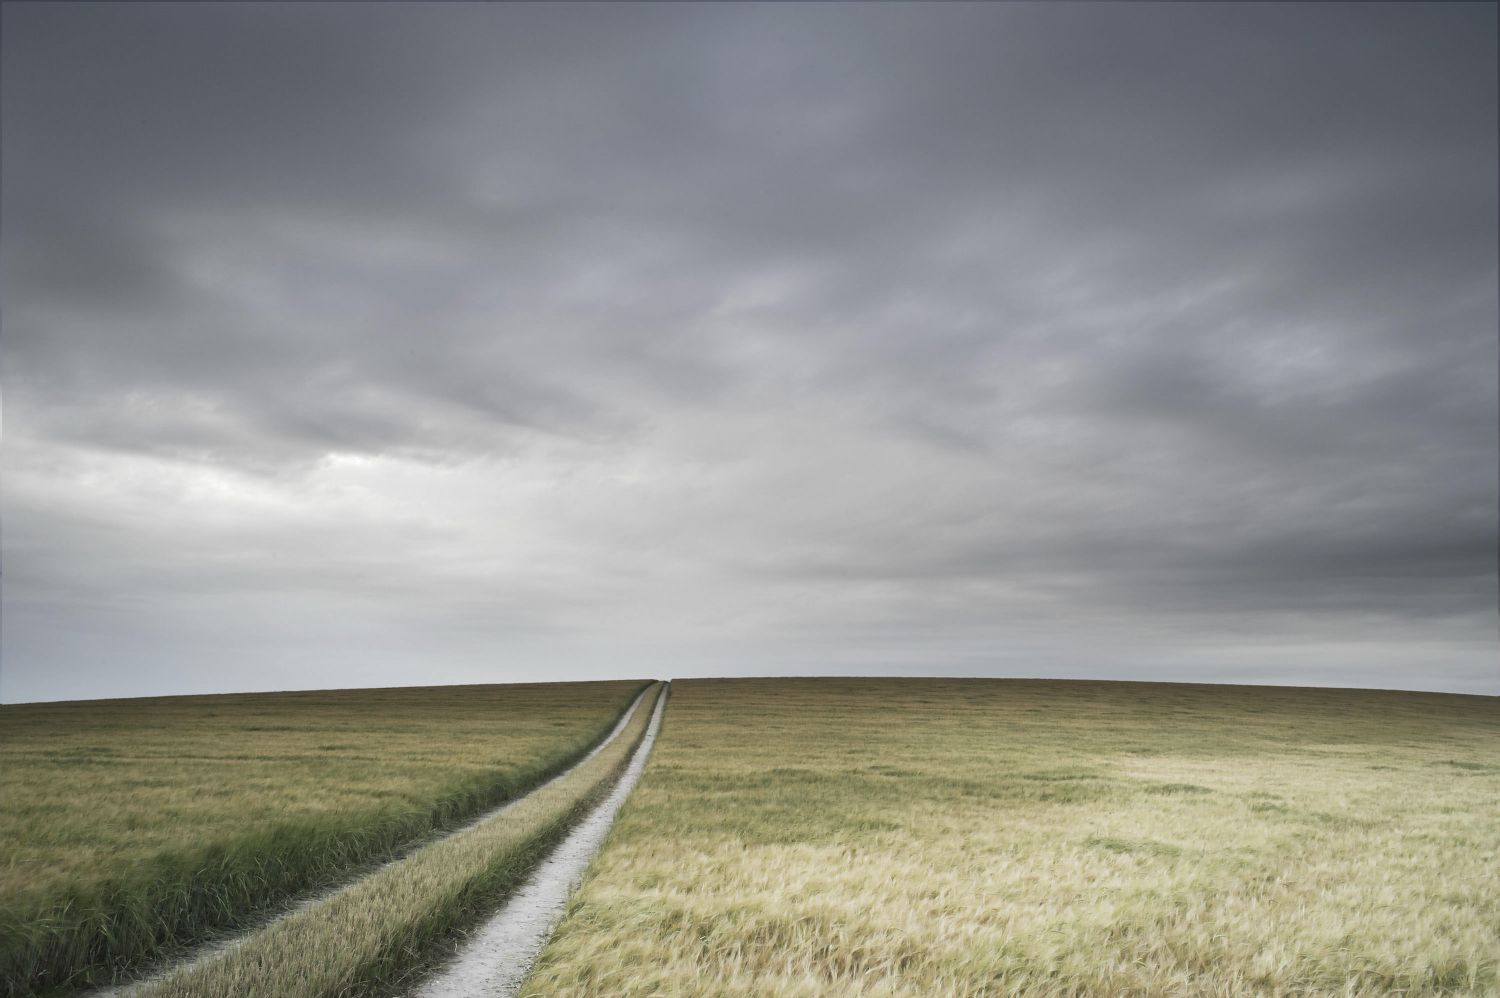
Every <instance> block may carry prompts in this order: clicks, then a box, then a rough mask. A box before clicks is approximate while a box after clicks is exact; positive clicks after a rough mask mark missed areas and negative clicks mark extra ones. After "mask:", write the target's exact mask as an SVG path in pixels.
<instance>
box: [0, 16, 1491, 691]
mask: <svg viewBox="0 0 1500 998" xmlns="http://www.w3.org/2000/svg"><path fill="white" fill-rule="evenodd" d="M3 17H4V24H3V38H4V41H3V45H4V48H3V72H4V80H3V83H4V89H3V123H0V124H3V233H0V241H3V247H0V258H3V309H4V355H3V360H4V404H5V426H4V431H5V432H4V451H3V461H4V469H3V470H4V476H3V511H4V524H3V526H4V534H3V557H4V607H3V609H4V619H3V625H4V631H3V673H0V699H3V700H5V701H7V702H14V701H18V700H33V699H55V698H73V697H92V696H118V695H141V694H152V693H177V692H211V691H222V690H252V689H284V688H310V687H330V686H370V685H382V686H384V685H409V684H426V683H449V682H497V681H516V680H535V679H543V678H545V679H573V678H578V679H584V678H598V677H605V676H632V677H634V676H690V675H731V674H745V673H761V674H786V673H864V674H912V675H995V676H1078V677H1084V676H1086V677H1103V678H1123V679H1168V680H1193V681H1209V682H1252V683H1286V684H1298V685H1334V686H1377V687H1401V688H1416V689H1435V690H1454V691H1466V692H1480V693H1489V694H1495V693H1500V665H1497V663H1500V636H1497V623H1496V609H1495V607H1496V600H1497V578H1496V547H1497V527H1496V520H1497V513H1496V509H1497V455H1496V432H1497V418H1500V416H1497V394H1500V393H1497V384H1496V382H1497V370H1500V357H1497V331H1496V330H1497V304H1496V286H1497V260H1496V257H1497V217H1500V208H1497V197H1496V177H1497V169H1500V163H1497V152H1496V131H1497V129H1496V118H1497V107H1496V103H1497V102H1496V8H1495V6H1494V5H1493V4H1470V5H1460V6H1442V5H1438V4H1418V5H1413V6H1399V5H1384V4H1383V5H1376V6H1359V5H1352V4H1348V5H1346V4H1340V5H1330V6H1282V5H1264V6H1228V5H1205V6H1186V5H1161V6H1130V5H1108V6H1092V5H1084V4H1060V5H1051V6H1047V5H1038V6H1031V5H1024V4H1001V5H992V6H959V5H942V6H929V5H914V6H906V5H898V4H885V5H875V6H858V5H829V6H789V5H768V6H758V7H752V6H738V5H722V6H679V5H664V6H629V5H605V6H579V7H570V6H550V7H546V8H533V7H524V6H511V5H501V6H485V5H456V6H442V5H413V6H406V5H386V4H381V5H371V6H364V5H359V4H353V3H344V4H330V5H317V6H298V5H270V4H267V5H252V6H239V5H221V4H206V5H195V4H167V5H160V6H156V5H150V4H128V5H126V4H120V5H105V6H88V5H71V4H69V5H64V4H23V3H7V4H6V5H5V7H4V15H3Z"/></svg>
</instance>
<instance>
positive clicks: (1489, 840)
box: [521, 679, 1500, 998]
mask: <svg viewBox="0 0 1500 998" xmlns="http://www.w3.org/2000/svg"><path fill="white" fill-rule="evenodd" d="M1497 802H1500V701H1497V700H1495V699H1493V698H1485V697H1462V696H1445V695H1440V694H1422V693H1396V692H1377V691H1357V690H1346V691H1340V690H1308V689H1269V688H1247V687H1223V686H1173V685H1156V684H1138V683H1070V682H1040V681H1004V680H1002V681H995V680H990V681H939V680H933V681H916V680H833V679H827V680H764V681H762V680H743V681H733V680H723V681H679V682H676V683H674V684H673V696H672V709H671V711H670V712H669V714H668V716H667V718H666V723H665V725H664V726H663V728H662V731H661V733H660V735H659V737H658V740H657V742H656V746H655V748H654V750H653V753H652V760H651V763H650V765H649V766H648V767H647V770H646V773H645V775H644V777H643V778H642V780H641V782H640V783H639V784H638V785H637V787H636V788H635V791H634V793H633V794H632V796H631V799H630V800H629V801H628V802H627V803H626V805H625V807H624V808H623V809H622V811H621V814H620V816H619V819H618V821H617V822H616V825H615V827H614V829H613V830H612V832H611V835H610V839H609V841H608V843H607V844H606V846H605V849H604V851H603V852H602V853H601V854H600V856H599V857H598V858H597V859H596V860H595V863H594V866H593V867H592V869H591V873H590V875H589V879H588V881H587V882H586V884H585V885H584V887H583V889H582V890H581V891H580V892H579V894H578V895H576V896H575V898H574V900H573V901H572V902H571V903H570V906H569V913H568V915H567V917H566V918H565V919H564V921H563V922H562V923H561V925H560V927H559V930H558V932H557V933H556V935H555V936H554V937H553V939H552V941H551V943H550V944H549V945H548V947H547V949H546V950H545V951H544V953H543V954H542V957H541V959H540V961H539V963H538V966H537V967H536V968H535V969H534V971H533V973H532V975H531V977H530V978H529V980H528V982H527V984H526V986H525V987H524V988H523V989H522V992H521V993H522V994H523V995H529V996H576V995H589V996H595V995H611V996H629V995H659V996H702V995H713V996H716V998H729V996H751V995H753V996H757V998H760V996H781V998H785V996H806V998H840V996H850V998H852V996H856V995H857V996H894V995H902V996H913V998H916V996H921V998H942V996H979V995H1011V994H1017V995H1109V996H1116V995H1160V996H1182V995H1224V996H1230V995H1267V996H1269V995H1342V996H1363V995H1369V996H1374V995H1389V994H1404V995H1440V994H1464V995H1495V994H1500V872H1497V871H1500V806H1497Z"/></svg>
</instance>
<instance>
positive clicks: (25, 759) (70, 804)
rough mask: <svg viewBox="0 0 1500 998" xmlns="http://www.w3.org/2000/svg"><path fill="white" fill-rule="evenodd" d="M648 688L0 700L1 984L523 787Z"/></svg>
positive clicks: (281, 884)
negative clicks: (36, 701)
mask: <svg viewBox="0 0 1500 998" xmlns="http://www.w3.org/2000/svg"><path fill="white" fill-rule="evenodd" d="M643 686H644V683H642V682H636V681H621V682H602V683H566V684H561V683H560V684H530V685H510V686H469V687H434V688H418V689H392V690H340V691H323V692H306V693H274V694H244V695H229V696H204V697H168V698H153V699H136V700H116V701H87V702H74V703H48V704H21V705H10V706H0V801H3V802H4V804H3V807H0V994H3V995H20V994H31V993H39V992H40V993H45V992H47V991H58V992H66V991H68V990H71V989H74V988H76V987H78V986H82V985H84V984H89V983H99V982H104V981H109V980H112V979H115V978H116V977H117V976H119V975H120V974H123V973H125V972H128V971H131V970H134V969H138V968H139V967H141V966H142V965H144V964H146V963H148V962H150V961H152V960H154V959H157V958H160V957H162V956H163V955H166V954H170V953H172V952H173V951H174V950H176V949H179V948H181V947H183V946H185V945H188V944H191V943H194V942H198V941H201V940H204V939H206V938H210V937H212V936H213V935H214V934H215V933H219V932H223V931H226V930H229V929H233V928H235V927H237V926H241V925H245V924H249V923H251V922H253V921H255V920H257V919H258V918H259V917H262V915H263V914H264V913H265V912H267V911H268V910H271V909H273V908H275V907H277V906H279V905H281V904H283V903H285V902H286V901H287V900H288V899H289V898H291V897H293V896H295V895H297V894H299V893H303V892H306V891H309V890H313V889H316V888H319V887H322V886H325V885H328V884H332V883H336V882H339V881H340V880H342V879H345V878H347V877H348V876H349V875H351V873H352V872H354V871H357V870H359V869H361V868H363V867H364V866H366V865H368V864H372V863H375V862H378V861H380V860H382V859H385V858H388V857H390V856H392V855H395V854H398V853H399V852H400V851H402V850H403V849H406V848H409V847H411V846H412V845H414V844H415V843H418V842H420V841H422V840H423V839H424V838H425V837H427V836H429V835H431V834H432V833H434V831H436V830H440V829H442V828H445V827H448V826H451V825H453V824H455V823H457V822H459V821H461V820H463V819H465V818H468V817H470V816H471V815H473V814H475V813H477V812H479V811H481V810H483V809H484V808H486V807H488V806H491V805H493V804H495V803H498V802H500V801H503V800H506V799H508V798H511V797H514V796H517V795H519V794H521V793H524V792H525V791H526V790H528V789H530V788H531V787H533V786H535V785H537V784H538V783H540V782H541V781H543V780H544V779H546V778H547V777H549V776H551V775H553V774H554V773H556V772H559V771H560V770H562V769H563V768H565V767H566V766H567V765H569V764H571V763H572V762H573V761H574V760H576V759H578V758H579V757H580V756H582V755H583V754H584V753H585V752H586V751H587V750H588V749H589V748H590V747H591V746H592V745H593V744H595V743H596V742H597V741H598V740H599V739H600V738H602V737H603V736H604V735H605V734H606V733H607V732H608V730H609V729H610V727H611V726H612V725H613V724H614V722H615V721H616V720H617V719H618V717H619V716H620V714H621V712H622V711H623V710H624V708H625V707H626V706H627V705H628V704H629V703H630V701H631V700H632V698H633V697H634V694H635V693H636V692H637V691H639V690H640V689H641V688H642V687H643Z"/></svg>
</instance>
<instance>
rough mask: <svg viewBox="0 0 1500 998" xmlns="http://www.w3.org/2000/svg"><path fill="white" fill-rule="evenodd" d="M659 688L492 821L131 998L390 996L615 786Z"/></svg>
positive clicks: (661, 691)
mask: <svg viewBox="0 0 1500 998" xmlns="http://www.w3.org/2000/svg"><path fill="white" fill-rule="evenodd" d="M661 695H664V687H661V686H658V687H657V688H656V690H655V691H654V692H653V693H650V694H648V695H647V696H646V697H645V698H644V699H643V700H642V701H641V704H640V706H639V707H638V708H637V710H636V712H635V714H634V715H633V716H632V717H631V719H630V722H629V724H628V725H627V726H626V728H625V730H624V731H622V732H621V734H620V736H619V737H618V738H616V739H615V740H614V741H612V742H610V743H609V744H608V745H606V746H605V747H604V748H603V749H602V750H601V751H600V752H599V753H598V754H597V755H595V756H593V757H592V758H590V759H588V760H586V761H584V762H582V763H580V764H579V765H578V766H577V767H576V768H575V769H573V770H571V771H569V772H568V773H566V774H564V775H563V776H562V777H560V778H559V779H557V780H555V781H554V782H552V783H549V784H547V785H545V786H543V787H540V788H538V789H537V790H535V791H533V792H532V793H531V794H530V795H528V796H527V797H525V798H524V799H522V800H520V801H517V802H516V803H515V804H513V805H511V806H510V807H508V808H507V809H505V810H504V811H502V812H500V813H499V814H498V815H496V816H495V817H493V818H490V819H488V820H486V821H484V822H483V823H481V824H479V825H476V826H475V827H473V828H471V829H468V830H465V831H463V832H460V833H458V834H456V835H453V836H451V837H449V838H445V839H442V840H440V841H437V842H434V843H432V844H430V845H427V846H424V847H423V848H421V849H419V850H416V851H415V852H413V853H412V854H411V855H409V856H407V857H406V858H404V859H402V860H401V861H400V862H398V863H395V864H392V865H391V866H388V867H385V868H383V869H381V870H379V871H378V872H376V873H374V874H372V875H371V876H369V877H368V878H366V879H364V880H361V881H358V882H357V883H355V884H354V885H352V886H351V887H349V888H347V889H346V890H344V891H341V892H339V893H338V894H336V895H334V896H333V897H331V898H328V899H326V900H324V901H322V902H320V903H318V904H316V905H314V906H312V907H309V908H307V909H304V910H301V911H298V912H295V913H293V914H291V915H288V916H287V917H285V918H283V919H280V920H278V921H276V922H274V923H273V924H271V925H269V926H268V927H266V928H265V929H264V930H262V931H259V932H256V933H254V934H252V935H251V936H249V937H248V938H247V939H245V940H244V941H243V942H242V943H240V944H238V945H236V946H234V947H233V948H231V949H228V950H226V951H224V952H222V953H220V954H218V955H217V956H215V957H212V958H210V959H208V960H205V961H203V962H200V963H196V964H193V965H191V966H189V967H186V968H183V969H181V970H178V971H176V972H174V973H172V974H169V975H168V976H166V977H165V978H163V979H161V980H159V981H156V982H153V983H151V984H148V985H146V986H145V987H144V988H142V989H141V990H140V991H138V992H137V993H136V995H135V998H334V996H340V998H352V996H359V995H376V994H390V993H391V992H392V989H393V988H396V987H399V986H400V985H401V984H403V983H406V982H410V981H412V980H413V979H414V977H415V975H417V974H418V973H419V972H420V971H421V970H423V969H424V968H426V967H428V966H430V965H431V964H432V963H433V962H434V961H435V959H436V957H437V955H438V953H439V951H440V948H441V944H442V943H443V942H444V940H446V939H448V938H449V937H450V936H451V935H452V934H453V932H454V931H455V930H456V929H458V928H461V927H464V926H466V925H470V924H472V923H474V922H475V921H477V920H478V919H479V918H480V917H481V916H482V915H483V914H485V913H486V912H488V911H489V910H491V909H492V908H493V906H494V904H495V903H496V902H497V901H498V899H499V898H500V897H501V896H502V895H503V894H505V893H506V892H507V891H509V890H511V889H513V888H514V887H515V886H516V885H517V884H519V882H520V881H521V879H522V878H523V877H524V876H525V874H526V872H527V871H528V870H529V869H530V868H531V867H532V866H533V865H534V864H535V863H536V861H537V860H538V859H540V857H541V856H542V854H543V853H544V852H545V851H546V850H547V848H549V847H550V846H551V845H552V844H554V843H555V842H557V841H558V840H559V839H560V838H561V837H562V836H563V835H565V834H566V832H567V830H568V828H569V827H570V826H571V825H572V824H573V823H574V822H575V821H576V820H577V818H579V817H581V816H582V815H583V813H584V812H585V811H586V809H587V808H588V807H590V806H592V805H593V804H594V803H595V802H597V800H598V799H599V798H600V797H602V796H603V795H604V794H605V793H606V792H607V791H608V789H609V788H610V786H612V785H613V783H614V781H615V779H616V778H617V777H618V776H619V774H620V772H621V771H622V770H623V769H624V768H625V766H626V765H627V763H628V762H629V759H630V756H631V753H632V752H633V751H634V750H635V748H636V746H637V745H638V744H639V743H640V741H641V738H642V737H643V736H644V735H645V733H646V729H647V726H648V724H649V722H650V718H651V711H652V708H653V707H654V706H655V701H656V697H658V696H661Z"/></svg>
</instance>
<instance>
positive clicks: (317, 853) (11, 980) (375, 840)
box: [0, 683, 646, 998]
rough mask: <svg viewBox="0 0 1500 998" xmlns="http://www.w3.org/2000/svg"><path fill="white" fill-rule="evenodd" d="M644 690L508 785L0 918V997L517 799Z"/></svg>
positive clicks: (186, 933) (268, 840) (126, 961)
mask: <svg viewBox="0 0 1500 998" xmlns="http://www.w3.org/2000/svg"><path fill="white" fill-rule="evenodd" d="M645 686H646V684H645V683H643V684H641V687H637V688H636V689H635V690H632V691H631V692H630V694H629V696H628V697H627V698H626V699H625V700H624V701H623V702H622V703H621V705H620V709H619V711H618V712H616V713H615V714H614V715H613V716H611V717H610V718H609V720H608V722H607V723H606V724H604V725H603V726H601V727H600V728H599V729H597V731H596V732H595V733H594V735H593V736H592V737H590V738H588V739H587V740H586V741H582V742H579V743H577V744H575V745H574V746H572V747H571V748H570V749H569V750H567V751H565V752H558V753H555V754H552V755H550V756H548V757H545V758H541V759H538V760H535V763H534V765H533V766H531V767H528V768H527V769H526V770H525V771H523V772H522V773H521V774H520V775H519V778H513V779H510V780H507V781H504V782H500V783H495V784H491V785H489V786H484V787H477V788H475V787H471V788H467V789H465V790H464V791H462V792H460V793H457V794H450V795H446V796H444V797H441V798H439V799H437V800H435V801H434V802H433V803H432V805H431V806H430V807H428V808H426V809H424V810H420V811H414V812H408V813H406V814H402V815H398V816H396V817H393V818H387V819H385V820H381V821H377V822H372V823H370V824H367V825H364V826H361V827H355V828H348V827H340V826H337V825H329V826H327V827H325V826H323V825H320V824H318V823H304V824H301V825H297V826H282V827H277V828H271V829H267V830H265V831H261V832H257V833H253V834H249V835H246V836H243V837H241V838H239V839H236V840H234V841H231V842H226V843H215V844H210V845H207V846H204V847H200V848H197V849H194V850H191V851H189V852H186V853H181V854H175V855H166V856H162V857H160V858H159V859H158V860H157V861H155V862H154V863H151V864H148V865H147V866H145V867H144V868H143V870H142V871H140V875H138V876H134V877H131V878H128V879H122V880H116V881H111V882H105V883H102V884H99V885H97V886H94V887H91V888H86V887H80V888H78V889H76V890H75V891H73V892H71V893H69V894H68V895H66V896H64V897H62V898H60V899H58V900H57V901H55V902H54V903H53V904H52V906H51V907H50V908H49V909H48V910H45V911H31V910H12V911H6V912H3V913H0V998H17V996H24V995H35V994H66V993H68V992H70V991H74V990H77V989H80V988H84V987H89V986H94V985H99V984H105V983H110V982H114V981H118V980H120V979H122V978H124V977H126V976H129V975H130V974H132V973H134V972H139V971H140V970H141V969H143V968H145V967H147V966H149V965H150V964H151V963H152V962H156V961H160V960H162V959H163V958H166V957H169V956H170V955H171V954H172V953H173V952H174V951H180V950H182V949H184V948H186V947H189V946H192V945H194V944H197V943H201V942H203V941H206V940H207V939H210V938H212V937H213V936H215V935H219V934H222V933H224V932H226V931H233V930H234V929H237V928H242V927H245V926H249V925H253V924H254V923H255V922H257V921H259V920H261V919H264V918H265V916H266V914H267V913H268V912H270V911H273V910H275V909H276V908H277V907H279V906H281V905H284V904H286V903H287V902H288V901H289V900H291V899H292V898H294V897H296V896H298V895H300V894H305V893H306V892H308V891H310V890H315V889H317V888H319V887H326V886H333V885H336V884H338V883H340V882H343V881H345V880H348V879H349V878H350V877H351V876H353V875H356V874H357V873H358V872H359V871H360V870H362V869H365V868H368V867H369V866H370V865H372V864H378V863H381V862H384V861H387V860H389V859H391V858H394V857H397V856H399V855H401V853H402V852H403V851H405V850H408V849H410V848H412V847H413V846H416V845H419V844H420V843H421V842H422V841H423V840H425V839H428V838H430V837H431V836H432V835H433V834H434V833H435V832H438V833H440V832H442V831H443V830H444V829H448V828H452V827H454V826H456V825H459V824H461V823H462V822H464V821H466V820H468V819H470V818H472V817H473V816H475V815H476V814H480V813H482V812H484V811H485V810H487V809H489V808H492V807H494V806H496V805H497V804H500V803H503V802H504V801H505V800H507V799H510V798H519V797H521V796H523V795H525V794H526V793H528V792H529V791H531V790H532V789H533V788H535V787H537V786H538V785H540V784H543V783H545V782H546V781H547V780H549V779H551V778H553V777H554V776H556V775H557V774H558V773H560V772H563V771H565V770H567V769H568V768H569V767H570V766H573V765H574V764H575V763H577V762H578V760H579V759H581V758H582V757H584V756H585V755H587V754H588V753H589V752H590V751H592V750H593V749H594V748H595V747H597V746H598V745H599V744H600V742H602V741H603V740H604V739H605V738H606V737H607V736H608V734H609V732H610V731H612V730H614V728H615V726H616V724H618V723H619V720H620V718H621V717H622V716H623V715H624V714H625V712H626V711H627V710H628V709H629V708H630V705H631V704H632V703H634V702H635V700H636V696H637V694H638V693H639V692H640V690H641V689H642V688H644V687H645Z"/></svg>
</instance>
